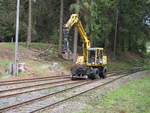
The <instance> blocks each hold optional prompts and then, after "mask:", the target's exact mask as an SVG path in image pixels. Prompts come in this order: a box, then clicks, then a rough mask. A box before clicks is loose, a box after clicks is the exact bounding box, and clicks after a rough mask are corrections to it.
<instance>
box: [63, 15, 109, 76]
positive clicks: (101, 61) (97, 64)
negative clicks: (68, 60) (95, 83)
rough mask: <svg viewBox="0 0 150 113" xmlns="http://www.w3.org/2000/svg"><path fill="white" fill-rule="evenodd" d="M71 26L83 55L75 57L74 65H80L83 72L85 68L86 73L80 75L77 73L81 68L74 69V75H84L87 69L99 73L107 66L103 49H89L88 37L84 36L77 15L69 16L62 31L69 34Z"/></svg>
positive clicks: (84, 33)
mask: <svg viewBox="0 0 150 113" xmlns="http://www.w3.org/2000/svg"><path fill="white" fill-rule="evenodd" d="M72 26H76V28H77V30H78V32H79V34H80V37H81V39H82V43H83V44H82V51H83V55H82V56H78V57H77V59H76V65H80V66H82V67H84V68H83V70H84V69H85V68H86V72H82V73H78V72H79V70H80V69H81V68H79V69H76V72H75V74H76V73H78V75H84V74H86V73H88V69H93V70H94V72H95V70H99V71H101V70H103V68H104V67H105V65H106V64H107V56H104V54H103V51H104V49H103V48H98V47H95V48H91V44H90V41H89V39H88V36H87V35H86V32H85V30H84V28H83V26H82V24H81V21H80V19H79V14H72V15H71V16H70V19H69V20H68V22H67V23H66V24H65V25H64V31H65V32H69V31H70V29H71V28H72ZM65 54H67V53H65ZM95 68H96V69H95ZM81 70H82V69H81Z"/></svg>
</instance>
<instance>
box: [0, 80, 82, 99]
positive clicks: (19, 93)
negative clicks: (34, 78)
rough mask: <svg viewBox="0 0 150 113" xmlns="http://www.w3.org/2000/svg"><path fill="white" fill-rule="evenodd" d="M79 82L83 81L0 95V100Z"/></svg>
mask: <svg viewBox="0 0 150 113" xmlns="http://www.w3.org/2000/svg"><path fill="white" fill-rule="evenodd" d="M80 82H83V81H76V82H75V81H74V82H71V83H63V84H58V85H55V86H49V87H44V88H38V89H33V90H29V91H24V92H18V93H13V94H8V95H2V96H0V99H1V98H9V97H14V96H17V95H21V94H25V93H31V92H35V91H41V90H46V89H50V88H55V87H60V86H65V85H71V84H77V83H80Z"/></svg>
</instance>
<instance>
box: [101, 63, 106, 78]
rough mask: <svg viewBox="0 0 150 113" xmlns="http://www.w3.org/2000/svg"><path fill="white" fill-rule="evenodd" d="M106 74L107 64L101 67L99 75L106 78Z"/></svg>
mask: <svg viewBox="0 0 150 113" xmlns="http://www.w3.org/2000/svg"><path fill="white" fill-rule="evenodd" d="M106 75H107V67H106V66H105V67H102V68H101V71H100V74H99V76H100V77H101V78H103V79H104V78H106Z"/></svg>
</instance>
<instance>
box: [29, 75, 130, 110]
mask: <svg viewBox="0 0 150 113" xmlns="http://www.w3.org/2000/svg"><path fill="white" fill-rule="evenodd" d="M125 76H128V75H123V76H120V77H117V78H115V79H113V80H110V81H108V82H105V83H103V84H101V85H97V86H95V87H94V88H90V89H88V90H86V91H82V92H81V93H78V94H76V95H73V96H70V97H68V98H65V99H62V100H60V101H57V102H54V103H53V104H49V105H47V106H45V107H42V108H39V109H37V110H34V111H31V112H30V113H35V112H38V111H41V110H44V109H46V108H49V107H52V106H54V105H58V104H60V103H63V102H66V101H68V100H71V99H73V98H75V97H77V96H80V95H81V94H84V93H87V92H89V91H91V90H94V89H97V88H99V87H102V86H105V85H108V84H110V83H112V82H114V81H116V80H119V79H121V78H123V77H125Z"/></svg>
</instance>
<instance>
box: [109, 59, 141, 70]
mask: <svg viewBox="0 0 150 113" xmlns="http://www.w3.org/2000/svg"><path fill="white" fill-rule="evenodd" d="M143 65H144V61H143V60H130V59H117V61H111V62H109V61H108V65H107V67H108V69H109V71H112V70H127V69H132V68H136V67H143Z"/></svg>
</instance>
